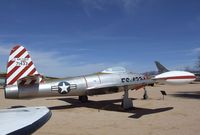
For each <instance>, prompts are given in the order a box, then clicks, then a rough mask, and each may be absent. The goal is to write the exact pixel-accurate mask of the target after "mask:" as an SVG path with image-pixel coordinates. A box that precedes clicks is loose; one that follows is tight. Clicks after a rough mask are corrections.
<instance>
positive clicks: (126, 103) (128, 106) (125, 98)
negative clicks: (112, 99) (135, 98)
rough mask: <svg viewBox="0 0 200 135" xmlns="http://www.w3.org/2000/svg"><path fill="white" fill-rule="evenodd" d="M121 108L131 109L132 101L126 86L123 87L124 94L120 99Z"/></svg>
mask: <svg viewBox="0 0 200 135" xmlns="http://www.w3.org/2000/svg"><path fill="white" fill-rule="evenodd" d="M121 105H122V108H124V109H132V108H133V102H132V99H130V98H128V87H124V95H123V99H122V104H121Z"/></svg>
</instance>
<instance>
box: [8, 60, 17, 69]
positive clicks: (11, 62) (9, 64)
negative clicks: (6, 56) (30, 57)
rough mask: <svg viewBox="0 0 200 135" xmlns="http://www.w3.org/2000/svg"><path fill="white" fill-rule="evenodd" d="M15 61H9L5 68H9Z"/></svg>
mask: <svg viewBox="0 0 200 135" xmlns="http://www.w3.org/2000/svg"><path fill="white" fill-rule="evenodd" d="M14 62H15V61H9V62H8V64H7V68H8V67H10V66H11V65H12V64H13V63H14Z"/></svg>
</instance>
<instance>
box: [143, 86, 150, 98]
mask: <svg viewBox="0 0 200 135" xmlns="http://www.w3.org/2000/svg"><path fill="white" fill-rule="evenodd" d="M148 98H149V96H148V94H147V90H146V88H145V87H144V95H143V99H144V100H146V99H148Z"/></svg>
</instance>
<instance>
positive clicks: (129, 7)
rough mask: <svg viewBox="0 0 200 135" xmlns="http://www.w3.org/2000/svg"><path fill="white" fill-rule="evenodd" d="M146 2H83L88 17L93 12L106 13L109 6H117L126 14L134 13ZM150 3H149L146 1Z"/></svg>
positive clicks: (102, 0)
mask: <svg viewBox="0 0 200 135" xmlns="http://www.w3.org/2000/svg"><path fill="white" fill-rule="evenodd" d="M144 1H145V0H82V4H83V9H84V11H85V12H86V14H87V15H88V16H91V13H92V12H93V10H98V11H105V10H106V9H107V8H110V7H109V6H113V5H115V6H117V7H119V8H121V9H122V10H123V11H125V12H127V11H128V12H132V11H134V9H135V8H136V7H138V6H140V3H142V2H144ZM146 2H149V1H146Z"/></svg>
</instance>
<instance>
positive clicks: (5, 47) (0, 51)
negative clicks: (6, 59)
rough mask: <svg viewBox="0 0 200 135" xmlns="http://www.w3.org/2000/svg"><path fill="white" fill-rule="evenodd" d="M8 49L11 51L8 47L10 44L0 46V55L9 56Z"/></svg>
mask: <svg viewBox="0 0 200 135" xmlns="http://www.w3.org/2000/svg"><path fill="white" fill-rule="evenodd" d="M10 49H11V47H10V44H8V45H5V44H3V45H2V44H0V55H7V56H8V55H9V53H10Z"/></svg>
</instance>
